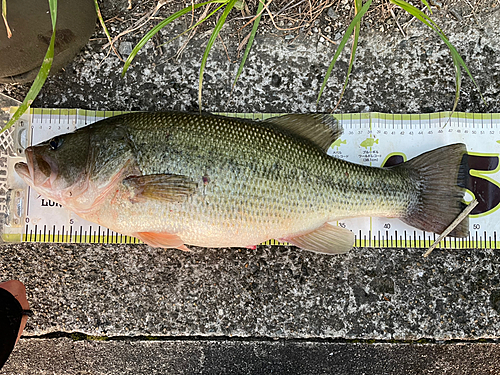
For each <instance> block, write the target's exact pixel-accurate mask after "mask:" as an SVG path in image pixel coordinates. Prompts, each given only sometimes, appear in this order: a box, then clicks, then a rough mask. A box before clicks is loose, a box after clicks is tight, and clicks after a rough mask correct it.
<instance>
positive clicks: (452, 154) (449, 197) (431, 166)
mask: <svg viewBox="0 0 500 375" xmlns="http://www.w3.org/2000/svg"><path fill="white" fill-rule="evenodd" d="M466 152H467V149H466V147H465V145H464V144H463V143H455V144H451V145H448V146H443V147H440V148H438V149H435V150H432V151H429V152H426V153H424V154H422V155H419V156H417V157H415V158H413V159H411V160H409V161H407V162H406V163H403V164H400V165H398V166H395V167H393V168H406V169H408V170H410V174H411V175H414V176H416V178H417V181H418V184H417V185H418V191H419V195H418V198H417V200H416V202H413V203H412V204H411V205H410V206H409V207H408V211H407V213H406V215H405V216H404V217H401V218H400V219H401V220H402V221H404V222H405V223H407V224H409V225H411V226H413V227H415V228H418V229H421V230H424V231H428V232H433V233H438V234H441V233H442V232H443V231H444V230H445V229H446V228H447V227H448V226H449V225H450V224H451V223H452V222H453V220H455V219H456V217H457V216H458V215H459V214H460V213H461V212H462V211H463V209H464V208H465V203H464V202H463V198H464V194H465V190H464V187H465V177H466V171H465V165H464V161H463V156H464V155H465V154H466ZM468 235H469V219H468V218H465V219H464V220H463V221H462V222H461V223H460V224H459V225H458V226H457V227H456V228H455V229H454V230H453V231H452V232H451V233H450V234H449V236H452V237H467V236H468Z"/></svg>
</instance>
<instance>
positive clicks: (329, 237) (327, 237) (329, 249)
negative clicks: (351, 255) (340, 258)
mask: <svg viewBox="0 0 500 375" xmlns="http://www.w3.org/2000/svg"><path fill="white" fill-rule="evenodd" d="M280 241H285V242H289V243H291V244H292V245H295V246H297V247H300V248H301V249H304V250H309V251H313V252H315V253H320V254H330V255H332V254H343V253H347V252H348V251H349V250H351V249H352V247H353V246H354V233H352V232H351V231H350V230H348V229H345V228H341V227H338V226H335V225H332V224H329V223H325V224H323V225H322V226H321V227H319V228H317V229H315V230H313V231H312V232H309V233H306V234H303V235H300V236H290V237H286V238H280Z"/></svg>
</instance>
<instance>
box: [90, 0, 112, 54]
mask: <svg viewBox="0 0 500 375" xmlns="http://www.w3.org/2000/svg"><path fill="white" fill-rule="evenodd" d="M94 5H95V12H96V13H97V18H99V23H100V24H101V26H102V28H103V30H104V34H106V37H107V38H108V41H109V44H110V45H111V46H113V43H112V42H111V35H109V31H108V28H107V27H106V24H105V23H104V19H103V18H102V14H101V9H100V8H99V4H98V3H97V0H94Z"/></svg>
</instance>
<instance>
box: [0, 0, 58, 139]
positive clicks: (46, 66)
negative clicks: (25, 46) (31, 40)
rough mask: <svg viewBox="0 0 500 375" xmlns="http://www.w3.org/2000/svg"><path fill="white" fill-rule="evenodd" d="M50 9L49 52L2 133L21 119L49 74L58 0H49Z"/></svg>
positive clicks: (52, 56) (54, 38) (52, 55)
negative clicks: (50, 33) (50, 35)
mask: <svg viewBox="0 0 500 375" xmlns="http://www.w3.org/2000/svg"><path fill="white" fill-rule="evenodd" d="M49 9H50V17H51V20H52V37H51V38H50V43H49V48H48V49H47V52H46V54H45V57H44V59H43V63H42V66H41V67H40V71H39V72H38V74H37V76H36V78H35V81H34V82H33V84H32V85H31V87H30V89H29V91H28V94H26V97H25V98H24V101H23V102H22V104H21V105H20V106H19V108H18V109H17V111H16V112H15V113H14V115H13V116H12V117H11V119H10V120H9V122H8V123H7V125H5V126H4V127H3V129H2V130H0V133H2V132H4V131H6V130H7V129H9V128H10V127H11V126H12V125H14V124H15V122H16V121H17V120H19V118H20V117H21V116H22V115H23V114H24V112H26V110H27V109H28V108H29V106H30V105H31V103H33V101H34V100H35V98H36V96H37V95H38V93H39V92H40V90H41V89H42V86H43V84H44V83H45V80H46V79H47V76H48V75H49V72H50V68H51V67H52V61H53V60H54V43H55V40H56V20H57V0H49Z"/></svg>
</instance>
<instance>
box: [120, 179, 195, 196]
mask: <svg viewBox="0 0 500 375" xmlns="http://www.w3.org/2000/svg"><path fill="white" fill-rule="evenodd" d="M123 184H124V185H125V186H127V187H128V188H129V189H131V197H130V200H131V201H133V202H140V201H143V200H145V199H156V200H161V201H166V202H183V201H185V200H186V199H187V198H188V197H190V196H191V195H193V194H194V193H195V192H196V189H197V187H198V184H197V183H196V182H195V181H193V179H191V178H190V177H187V176H182V175H174V174H153V175H145V176H132V177H127V178H126V179H124V180H123Z"/></svg>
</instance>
